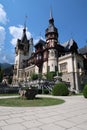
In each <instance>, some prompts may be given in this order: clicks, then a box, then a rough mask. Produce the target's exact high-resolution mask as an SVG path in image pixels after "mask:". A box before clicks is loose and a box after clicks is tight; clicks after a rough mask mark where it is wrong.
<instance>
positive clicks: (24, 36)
mask: <svg viewBox="0 0 87 130" xmlns="http://www.w3.org/2000/svg"><path fill="white" fill-rule="evenodd" d="M25 39H26V40H27V36H26V27H24V29H23V34H22V38H21V41H22V42H24V41H25Z"/></svg>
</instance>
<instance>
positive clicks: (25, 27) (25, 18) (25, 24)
mask: <svg viewBox="0 0 87 130" xmlns="http://www.w3.org/2000/svg"><path fill="white" fill-rule="evenodd" d="M27 18H28V16H27V15H26V16H25V22H24V28H25V29H26V22H27Z"/></svg>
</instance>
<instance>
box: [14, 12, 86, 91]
mask: <svg viewBox="0 0 87 130" xmlns="http://www.w3.org/2000/svg"><path fill="white" fill-rule="evenodd" d="M58 37H59V35H58V29H57V28H56V27H55V25H54V18H53V16H52V13H51V12H50V18H49V26H48V28H47V29H46V30H45V38H46V41H44V40H42V39H39V41H38V42H37V43H36V44H35V46H33V38H30V39H29V40H28V39H27V35H26V27H24V29H23V35H22V38H21V39H18V40H17V44H16V47H15V63H14V74H13V82H14V83H17V82H23V81H26V80H27V81H29V78H30V77H31V75H32V74H33V73H36V74H39V73H40V74H42V75H43V76H44V75H45V74H46V73H47V72H55V71H58V72H59V73H62V77H61V78H62V80H63V81H66V82H69V83H70V90H71V91H73V90H75V91H76V92H79V91H80V90H81V87H82V85H83V84H84V83H85V82H86V81H87V73H86V70H87V48H86V49H85V48H82V49H78V46H77V43H76V42H75V41H74V40H73V39H70V40H68V41H67V42H65V43H64V44H60V43H59V41H58ZM33 48H35V51H33Z"/></svg>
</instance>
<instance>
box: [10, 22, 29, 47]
mask: <svg viewBox="0 0 87 130" xmlns="http://www.w3.org/2000/svg"><path fill="white" fill-rule="evenodd" d="M23 28H24V27H23V26H22V25H19V26H18V27H16V26H10V27H9V31H10V34H11V35H12V37H13V38H12V40H11V44H12V45H13V46H16V43H17V39H21V38H22V34H23ZM26 35H27V38H28V39H30V38H31V33H30V32H29V31H28V30H27V28H26Z"/></svg>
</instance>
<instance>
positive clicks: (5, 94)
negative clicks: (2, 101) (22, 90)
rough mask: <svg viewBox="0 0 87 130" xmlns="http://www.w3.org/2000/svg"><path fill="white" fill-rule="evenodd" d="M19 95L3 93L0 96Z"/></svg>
mask: <svg viewBox="0 0 87 130" xmlns="http://www.w3.org/2000/svg"><path fill="white" fill-rule="evenodd" d="M18 95H19V94H17V93H13V94H11V93H9V94H8V93H4V94H0V96H18Z"/></svg>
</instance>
